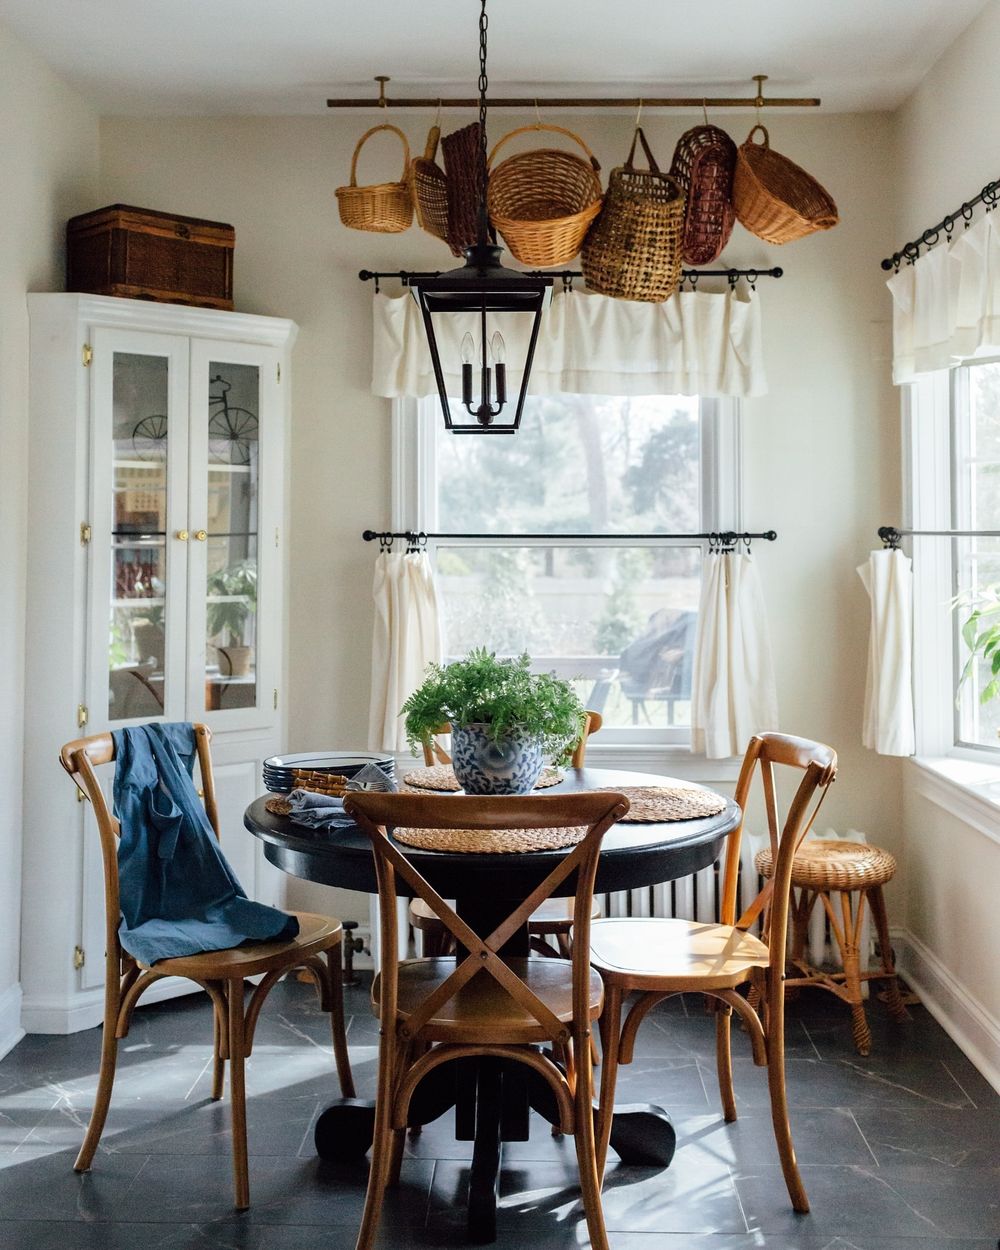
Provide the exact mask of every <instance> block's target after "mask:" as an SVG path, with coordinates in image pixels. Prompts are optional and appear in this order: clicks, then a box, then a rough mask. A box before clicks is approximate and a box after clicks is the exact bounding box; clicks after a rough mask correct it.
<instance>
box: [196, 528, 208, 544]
mask: <svg viewBox="0 0 1000 1250" xmlns="http://www.w3.org/2000/svg"><path fill="white" fill-rule="evenodd" d="M194 536H195V538H197V540H198V541H199V542H200V543H203V542H204V541H205V539H206V538H207V537H208V530H195V532H194Z"/></svg>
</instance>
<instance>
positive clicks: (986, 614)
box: [954, 586, 1000, 703]
mask: <svg viewBox="0 0 1000 1250" xmlns="http://www.w3.org/2000/svg"><path fill="white" fill-rule="evenodd" d="M970 604H972V605H974V606H973V610H972V612H971V613H970V614H969V616H968V618H967V619H966V620H965V621H963V622H962V641H963V642H964V643H965V645H966V646H967V647H968V648H969V658H968V659H967V660H966V662H965V667H964V668H963V669H962V676H961V677H960V678H959V682H958V688H959V689H960V690H961V688H962V686H964V685H965V683H966V682H967V681H968V680H969V678H970V677H971V676H972V673H973V670H974V668H975V664H976V659H977V657H978V658H981V659H982V660H983V661H984V663H986V664H988V665H989V666H990V673H991V677H990V680H989V681H988V682H987V683H986V685H985V686H984V687H983V688H982V690H981V691H980V692H979V702H980V703H989V701H990V700H991V699H995V698H996V697H997V695H998V694H1000V586H986V587H984V588H982V589H980V590H978V591H967V592H966V593H965V594H962V595H959V596H958V597H957V598H956V599H955V602H954V606H955V607H956V608H958V607H968V606H969V605H970Z"/></svg>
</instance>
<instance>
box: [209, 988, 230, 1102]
mask: <svg viewBox="0 0 1000 1250" xmlns="http://www.w3.org/2000/svg"><path fill="white" fill-rule="evenodd" d="M228 1041H229V1021H228V1018H227V1017H225V1016H223V1014H222V1011H221V1010H220V1008H219V1004H218V1003H215V1002H213V1003H212V1101H213V1102H218V1101H219V1099H220V1098H221V1097H222V1094H223V1091H224V1089H225V1085H226V1057H227V1056H228V1054H229V1046H228V1044H227V1043H228Z"/></svg>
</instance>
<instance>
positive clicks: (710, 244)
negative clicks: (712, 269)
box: [670, 124, 736, 265]
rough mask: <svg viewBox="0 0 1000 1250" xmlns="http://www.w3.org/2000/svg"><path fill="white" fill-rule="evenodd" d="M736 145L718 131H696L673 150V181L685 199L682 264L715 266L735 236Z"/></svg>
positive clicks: (703, 128)
mask: <svg viewBox="0 0 1000 1250" xmlns="http://www.w3.org/2000/svg"><path fill="white" fill-rule="evenodd" d="M735 168H736V144H735V143H734V142H733V141H732V139H730V137H729V135H727V134H726V132H725V131H724V130H720V129H719V127H718V126H709V125H707V124H706V125H704V126H694V127H692V128H691V129H690V130H687V131H685V132H684V134H682V135H681V137H680V139H679V140H678V142H677V147H676V148H675V149H674V159H673V161H672V162H671V165H670V176H671V177H672V178H673V179H674V180H675V181H676V182H677V183H678V185H679V186H680V187H681V189H682V191H683V192H684V194H685V196H686V207H685V209H684V233H683V235H682V236H681V259H682V260H683V261H684V262H685V264H688V265H710V264H712V262H713V261H716V260H718V259H719V256H720V255H721V254H722V250H723V248H724V247H725V246H726V244H727V243H728V242H729V236H730V235H731V234H732V232H733V223H734V222H735V220H736V213H735V211H734V209H733V173H734V171H735Z"/></svg>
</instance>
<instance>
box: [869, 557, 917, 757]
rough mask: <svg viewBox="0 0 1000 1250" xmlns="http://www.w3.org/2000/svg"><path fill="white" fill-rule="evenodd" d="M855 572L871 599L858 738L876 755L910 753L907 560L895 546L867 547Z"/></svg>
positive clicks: (910, 585)
mask: <svg viewBox="0 0 1000 1250" xmlns="http://www.w3.org/2000/svg"><path fill="white" fill-rule="evenodd" d="M858 576H859V577H860V578H861V580H862V582H863V583H864V587H865V590H866V591H867V592H868V597H869V599H870V600H871V626H870V630H869V635H868V671H867V675H866V677H865V710H864V722H863V725H862V732H861V741H862V742H863V743H864V744H865V746H866V747H868V748H869V749H870V750H872V751H878V753H879V754H880V755H912V754H913V752H914V750H915V749H916V748H915V743H914V730H913V642H912V639H913V571H912V564H911V562H910V559H909V557H908V556H905V555H903V553H902V552H901V551H898V550H895V551H894V550H887V551H873V552H872V553H871V555H870V556H869V557H868V562H867V563H866V564H862V565H860V566H859V568H858Z"/></svg>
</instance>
